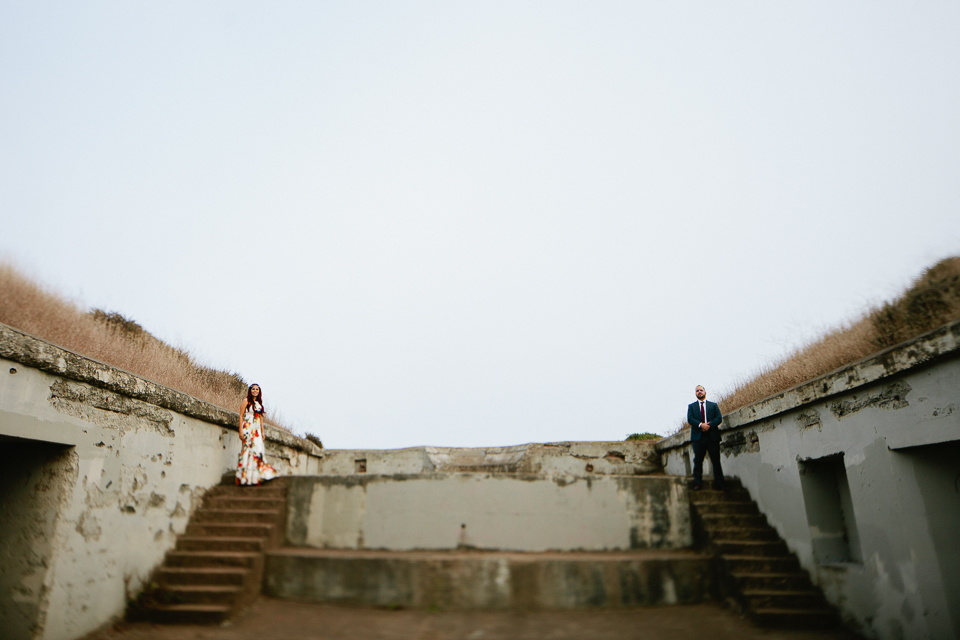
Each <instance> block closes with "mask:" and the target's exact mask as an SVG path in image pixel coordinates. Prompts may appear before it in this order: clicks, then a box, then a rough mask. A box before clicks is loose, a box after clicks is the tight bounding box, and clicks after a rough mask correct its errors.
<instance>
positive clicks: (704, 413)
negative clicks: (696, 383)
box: [700, 402, 707, 422]
mask: <svg viewBox="0 0 960 640" xmlns="http://www.w3.org/2000/svg"><path fill="white" fill-rule="evenodd" d="M706 421H707V411H706V409H704V407H703V403H702V402H701V403H700V422H706Z"/></svg>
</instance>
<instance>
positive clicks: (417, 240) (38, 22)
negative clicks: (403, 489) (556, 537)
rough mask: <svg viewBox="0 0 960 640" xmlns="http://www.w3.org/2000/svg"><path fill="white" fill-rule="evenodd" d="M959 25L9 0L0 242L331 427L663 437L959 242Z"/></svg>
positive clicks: (715, 13) (944, 6) (602, 5)
mask: <svg viewBox="0 0 960 640" xmlns="http://www.w3.org/2000/svg"><path fill="white" fill-rule="evenodd" d="M958 34H960V4H958V3H956V2H941V3H935V2H910V3H907V2H900V3H878V2H863V3H855V2H843V3H837V2H833V1H831V2H809V1H806V0H804V1H803V2H799V1H798V2H793V3H783V2H781V3H770V2H754V3H736V2H724V3H715V2H699V3H689V2H653V1H650V2H623V3H615V2H558V1H556V0H551V1H549V2H523V1H514V2H497V1H493V2H489V1H487V2H473V3H468V2H436V3H415V2H380V3H377V2H367V3H363V2H356V1H353V2H305V3H293V2H259V3H249V2H236V1H233V0H231V1H230V2H211V1H208V2H203V3H197V2H168V1H165V2H162V3H160V2H154V3H131V2H109V3H107V2H83V3H63V2H61V3H39V2H29V3H27V2H15V1H12V0H0V257H5V258H7V259H11V260H13V261H14V262H15V263H16V264H18V265H19V266H20V267H21V268H22V269H24V270H25V271H26V272H27V273H28V274H30V275H32V276H34V277H35V278H37V279H38V280H39V281H41V282H43V283H45V284H47V285H49V286H50V287H51V288H53V289H54V290H56V291H58V292H60V293H63V294H65V295H67V296H68V297H71V298H73V299H75V300H77V301H78V302H80V303H81V304H82V305H84V306H89V307H101V308H104V309H107V310H116V311H119V312H121V313H123V314H124V315H125V316H127V317H130V318H132V319H134V320H136V321H138V322H139V323H141V324H142V325H143V326H144V327H145V328H147V329H148V330H149V331H151V332H153V333H154V334H156V335H158V336H159V337H161V338H163V339H165V340H167V341H170V342H172V343H174V344H177V345H180V346H183V347H186V348H187V349H189V350H190V351H191V352H193V353H194V354H195V355H197V356H198V357H199V358H200V359H201V360H202V361H204V362H205V363H207V364H210V365H213V366H216V367H221V368H227V369H231V370H236V371H238V372H240V373H241V374H242V375H243V376H244V377H245V378H246V379H247V380H248V381H256V382H259V383H260V384H262V385H263V390H264V396H265V400H266V401H267V403H268V408H269V407H273V408H274V409H279V410H280V414H281V415H282V417H284V419H285V420H286V422H287V423H288V424H291V425H292V426H293V427H294V428H295V429H297V430H300V431H301V432H302V431H310V432H313V433H315V434H317V435H318V436H320V437H321V438H322V439H323V441H324V443H325V445H326V446H328V447H335V448H354V447H356V448H359V447H377V448H380V447H399V446H412V445H418V444H432V445H461V446H482V445H509V444H518V443H523V442H531V441H558V440H606V439H611V440H619V439H623V438H624V437H625V436H626V435H627V434H628V433H632V432H637V431H640V432H643V431H651V432H658V433H669V432H671V431H672V430H673V429H674V428H675V427H676V426H677V424H678V423H679V421H680V419H681V418H682V417H683V415H684V412H685V407H686V404H687V403H688V402H690V401H692V399H693V387H694V386H695V385H696V384H704V385H706V387H707V389H708V392H710V391H720V390H723V389H725V388H729V387H730V386H731V384H732V383H733V381H734V380H736V379H738V378H742V377H745V376H747V375H749V374H750V373H751V372H752V371H754V370H755V369H756V368H758V367H760V366H761V365H763V364H765V363H768V362H769V361H770V360H771V359H773V358H775V357H777V356H780V355H783V354H784V353H785V352H787V351H788V350H789V349H790V348H792V347H794V346H796V345H797V344H799V343H800V342H802V341H803V340H804V339H808V338H811V337H813V336H814V335H816V334H817V332H818V331H820V330H821V329H822V328H824V327H827V326H832V325H835V324H837V323H839V322H841V321H843V320H846V319H850V318H852V317H854V316H856V315H857V314H858V313H859V312H860V311H861V310H863V309H864V308H865V306H866V305H867V304H869V303H871V302H877V301H879V300H881V299H883V298H888V297H890V296H892V295H895V294H896V293H897V292H899V291H900V290H901V289H902V288H903V287H904V286H906V285H907V284H908V283H909V281H910V279H911V278H913V277H915V276H916V275H918V274H919V272H920V271H921V270H922V269H923V268H924V267H926V266H929V265H930V264H932V263H933V262H935V261H936V260H937V259H939V258H941V257H944V256H946V255H950V254H956V253H958V252H960V207H958V205H960V37H958ZM238 401H239V399H238Z"/></svg>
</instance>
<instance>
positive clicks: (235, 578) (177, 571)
mask: <svg viewBox="0 0 960 640" xmlns="http://www.w3.org/2000/svg"><path fill="white" fill-rule="evenodd" d="M248 573H250V570H249V569H241V568H236V567H223V568H220V567H161V568H160V582H161V583H162V585H163V586H164V587H166V586H168V585H183V584H192V585H228V586H236V587H241V586H243V581H244V579H245V578H246V577H247V574H248Z"/></svg>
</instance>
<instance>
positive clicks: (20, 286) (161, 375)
mask: <svg viewBox="0 0 960 640" xmlns="http://www.w3.org/2000/svg"><path fill="white" fill-rule="evenodd" d="M0 322H3V323H4V324H7V325H10V326H11V327H15V328H16V329H19V330H21V331H25V332H26V333H29V334H31V335H34V336H37V337H38V338H43V339H44V340H49V341H50V342H53V343H56V344H58V345H60V346H61V347H64V348H66V349H69V350H70V351H75V352H77V353H80V354H83V355H85V356H87V357H90V358H93V359H95V360H99V361H101V362H104V363H106V364H110V365H113V366H115V367H118V368H120V369H123V370H125V371H129V372H130V373H133V374H136V375H138V376H141V377H144V378H147V379H148V380H152V381H153V382H157V383H159V384H162V385H164V386H167V387H170V388H172V389H176V390H177V391H182V392H183V393H186V394H189V395H191V396H193V397H195V398H199V399H200V400H205V401H207V402H210V403H212V404H215V405H217V406H220V407H223V408H225V409H228V410H230V411H238V410H239V409H240V405H241V403H242V401H243V398H244V396H245V395H246V392H247V386H248V385H247V382H246V381H245V380H244V379H243V378H242V377H241V376H240V375H238V374H236V373H228V372H226V371H218V370H216V369H211V368H210V367H206V366H204V365H202V364H200V363H198V362H197V361H196V360H194V358H193V357H192V356H190V354H189V353H187V352H186V351H184V350H183V349H177V348H176V347H172V346H170V345H168V344H167V343H165V342H163V341H162V340H160V339H158V338H156V337H154V336H153V335H151V334H150V333H149V332H148V331H146V330H145V329H144V328H143V327H141V326H140V325H139V324H137V323H136V322H134V321H132V320H129V319H127V318H124V317H123V316H122V315H120V314H119V313H108V312H105V311H102V310H100V309H94V310H92V311H84V310H82V309H81V308H80V307H78V306H77V305H76V304H74V303H72V302H70V301H68V300H66V299H64V298H63V297H61V296H59V295H57V294H56V293H53V292H51V291H49V290H47V289H45V288H43V287H42V286H40V285H39V284H37V283H35V282H33V281H32V280H30V279H29V278H27V277H26V276H24V275H23V274H22V273H20V272H19V271H18V270H17V269H16V268H15V267H14V266H13V265H11V264H8V263H0ZM268 422H270V423H271V424H273V425H274V426H277V427H279V428H281V429H284V430H287V431H289V429H286V428H285V427H283V426H282V425H279V424H277V422H276V420H275V419H270V420H268Z"/></svg>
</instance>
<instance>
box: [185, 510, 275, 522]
mask: <svg viewBox="0 0 960 640" xmlns="http://www.w3.org/2000/svg"><path fill="white" fill-rule="evenodd" d="M279 518H280V510H279V509H209V508H207V507H201V508H200V509H197V510H196V511H194V512H193V517H191V518H190V522H196V523H197V524H200V523H207V522H238V523H244V524H257V523H259V524H273V523H275V522H276V521H277V520H278V519H279Z"/></svg>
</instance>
